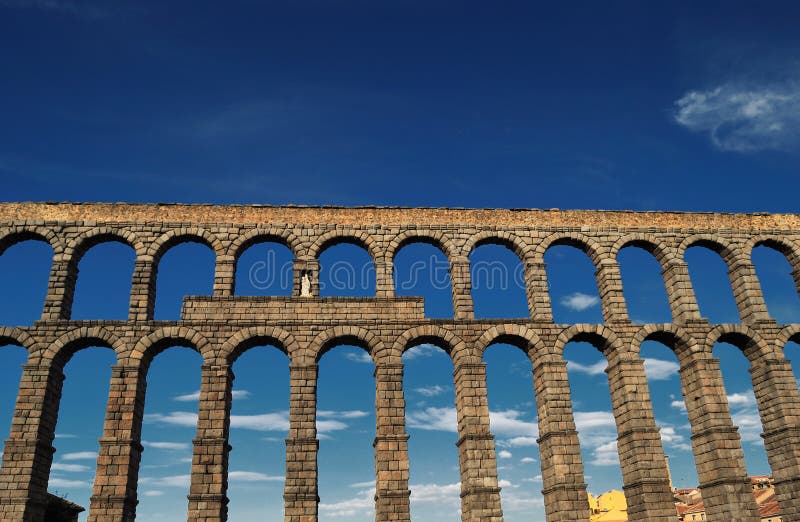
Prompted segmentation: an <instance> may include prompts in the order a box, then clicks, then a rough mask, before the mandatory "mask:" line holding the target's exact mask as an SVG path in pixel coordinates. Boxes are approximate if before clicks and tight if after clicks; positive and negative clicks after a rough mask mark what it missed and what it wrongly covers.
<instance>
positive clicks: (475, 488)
mask: <svg viewBox="0 0 800 522" xmlns="http://www.w3.org/2000/svg"><path fill="white" fill-rule="evenodd" d="M453 377H454V378H455V388H456V412H457V415H458V441H457V442H456V446H458V461H459V467H460V470H461V520H463V521H464V522H502V520H503V511H502V509H501V507H500V487H499V486H498V482H497V460H496V457H495V451H494V436H493V435H492V434H491V432H490V430H489V403H488V399H487V396H486V363H483V362H480V363H460V364H459V363H457V364H456V366H455V370H454V372H453Z"/></svg>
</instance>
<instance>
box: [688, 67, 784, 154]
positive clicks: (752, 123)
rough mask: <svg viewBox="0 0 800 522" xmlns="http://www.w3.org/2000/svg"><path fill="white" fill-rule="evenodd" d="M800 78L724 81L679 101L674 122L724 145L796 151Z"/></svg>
mask: <svg viewBox="0 0 800 522" xmlns="http://www.w3.org/2000/svg"><path fill="white" fill-rule="evenodd" d="M798 87H800V82H798V81H796V80H791V81H785V80H784V81H781V82H772V83H763V84H744V83H741V84H737V83H725V84H722V85H719V86H715V87H713V88H710V89H707V90H696V91H690V92H687V93H686V94H684V95H683V96H682V97H681V98H680V99H678V100H677V101H676V102H675V111H674V115H673V116H674V118H675V121H676V122H677V123H678V124H680V125H683V126H684V127H686V128H687V129H689V130H691V131H695V132H707V133H708V134H709V137H710V138H711V141H712V143H713V144H714V145H715V146H716V147H718V148H719V149H722V150H728V151H736V152H752V151H758V150H766V149H772V150H797V149H798V146H799V145H800V141H798V139H800V90H798Z"/></svg>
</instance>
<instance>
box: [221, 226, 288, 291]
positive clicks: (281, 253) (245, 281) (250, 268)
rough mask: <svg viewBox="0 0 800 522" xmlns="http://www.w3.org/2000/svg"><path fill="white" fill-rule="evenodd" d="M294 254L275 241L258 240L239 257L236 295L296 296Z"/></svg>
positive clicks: (237, 261)
mask: <svg viewBox="0 0 800 522" xmlns="http://www.w3.org/2000/svg"><path fill="white" fill-rule="evenodd" d="M293 278H294V254H293V253H292V251H291V250H290V249H289V247H287V246H286V245H284V244H282V243H278V242H275V241H268V240H267V239H266V238H265V239H264V240H263V241H259V242H256V243H254V244H252V245H250V246H248V247H247V249H246V250H244V251H242V253H241V255H239V257H238V258H237V259H236V289H235V291H234V293H235V294H236V295H283V296H290V295H292V285H293Z"/></svg>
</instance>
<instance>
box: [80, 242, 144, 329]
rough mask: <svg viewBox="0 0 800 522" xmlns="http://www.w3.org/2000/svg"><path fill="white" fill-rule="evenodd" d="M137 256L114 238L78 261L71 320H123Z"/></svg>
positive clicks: (125, 244) (131, 249)
mask: <svg viewBox="0 0 800 522" xmlns="http://www.w3.org/2000/svg"><path fill="white" fill-rule="evenodd" d="M135 260H136V253H135V252H134V250H133V248H132V247H131V246H130V245H128V244H127V243H124V242H122V241H121V240H119V239H116V238H113V237H112V238H109V239H108V240H107V241H105V242H103V243H100V244H98V245H95V246H92V247H91V248H89V250H87V251H86V252H85V253H84V254H83V256H81V257H80V260H79V261H78V266H77V274H78V275H77V281H76V282H75V299H74V301H73V304H72V318H73V319H116V320H126V319H127V318H128V308H129V306H130V298H131V280H132V277H133V266H134V262H135Z"/></svg>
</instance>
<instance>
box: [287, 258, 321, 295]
mask: <svg viewBox="0 0 800 522" xmlns="http://www.w3.org/2000/svg"><path fill="white" fill-rule="evenodd" d="M304 275H305V276H308V280H309V283H310V288H309V290H310V293H311V296H313V297H319V259H314V258H295V260H294V281H293V283H292V295H293V296H295V297H299V296H301V295H302V293H303V276H304Z"/></svg>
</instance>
